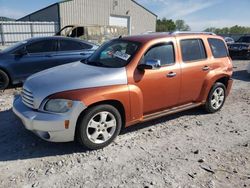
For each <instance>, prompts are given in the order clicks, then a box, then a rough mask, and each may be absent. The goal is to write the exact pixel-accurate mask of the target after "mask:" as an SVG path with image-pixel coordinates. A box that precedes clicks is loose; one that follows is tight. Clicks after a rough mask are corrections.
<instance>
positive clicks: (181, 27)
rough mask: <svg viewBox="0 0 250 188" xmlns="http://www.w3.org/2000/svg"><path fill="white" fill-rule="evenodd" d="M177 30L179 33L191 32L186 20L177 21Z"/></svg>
mask: <svg viewBox="0 0 250 188" xmlns="http://www.w3.org/2000/svg"><path fill="white" fill-rule="evenodd" d="M175 25H176V30H177V31H190V30H191V29H190V26H189V25H187V24H186V23H185V21H184V20H176V21H175Z"/></svg>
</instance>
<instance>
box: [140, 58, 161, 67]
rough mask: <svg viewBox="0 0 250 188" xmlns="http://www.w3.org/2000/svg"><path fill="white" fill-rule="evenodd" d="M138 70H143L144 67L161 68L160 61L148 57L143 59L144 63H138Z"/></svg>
mask: <svg viewBox="0 0 250 188" xmlns="http://www.w3.org/2000/svg"><path fill="white" fill-rule="evenodd" d="M137 68H138V69H139V70H145V69H151V70H155V69H159V68H161V61H160V60H158V59H148V60H146V61H145V63H143V64H140V65H138V67H137Z"/></svg>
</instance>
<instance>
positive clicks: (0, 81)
mask: <svg viewBox="0 0 250 188" xmlns="http://www.w3.org/2000/svg"><path fill="white" fill-rule="evenodd" d="M9 82H10V79H9V77H8V75H7V74H6V73H5V72H4V71H2V70H0V90H4V89H6V88H7V87H8V86H9Z"/></svg>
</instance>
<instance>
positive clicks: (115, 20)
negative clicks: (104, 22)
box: [109, 16, 129, 31]
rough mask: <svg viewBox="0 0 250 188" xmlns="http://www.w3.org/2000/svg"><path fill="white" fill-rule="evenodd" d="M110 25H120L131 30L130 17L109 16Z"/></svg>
mask: <svg viewBox="0 0 250 188" xmlns="http://www.w3.org/2000/svg"><path fill="white" fill-rule="evenodd" d="M109 25H110V26H119V27H126V28H128V31H129V18H126V17H119V16H110V17H109Z"/></svg>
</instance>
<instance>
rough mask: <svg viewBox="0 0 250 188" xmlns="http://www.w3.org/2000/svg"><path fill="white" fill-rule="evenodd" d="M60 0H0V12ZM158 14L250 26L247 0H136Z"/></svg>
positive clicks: (20, 11)
mask: <svg viewBox="0 0 250 188" xmlns="http://www.w3.org/2000/svg"><path fill="white" fill-rule="evenodd" d="M58 1H59V0H0V16H6V17H11V18H20V17H22V16H25V15H26V14H29V13H31V12H33V11H36V10H39V9H41V8H44V7H45V6H48V5H50V4H52V3H55V2H58ZM137 2H139V3H140V4H141V5H143V6H145V7H146V8H147V9H149V10H151V11H152V12H154V13H155V14H156V15H157V16H158V17H159V18H163V17H166V18H167V19H173V20H177V19H183V20H185V22H186V23H187V24H188V25H189V26H190V27H191V29H192V30H193V31H201V30H204V29H206V28H207V27H219V28H220V27H230V26H233V25H241V26H248V27H250V11H249V7H250V0H137Z"/></svg>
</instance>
